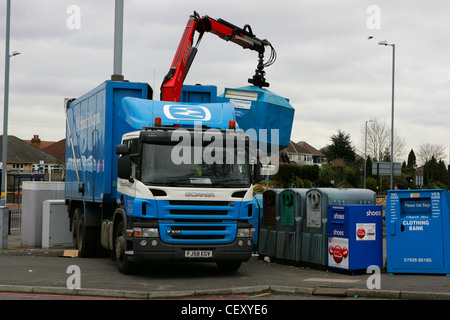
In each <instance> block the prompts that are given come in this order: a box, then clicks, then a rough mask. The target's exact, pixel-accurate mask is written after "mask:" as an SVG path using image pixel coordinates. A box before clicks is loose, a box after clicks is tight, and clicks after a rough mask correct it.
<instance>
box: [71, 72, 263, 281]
mask: <svg viewBox="0 0 450 320" xmlns="http://www.w3.org/2000/svg"><path fill="white" fill-rule="evenodd" d="M66 116H67V123H66V179H65V185H66V189H65V190H66V204H67V207H68V212H69V217H70V219H71V228H72V232H73V235H74V243H75V245H76V247H77V248H78V250H79V254H80V255H81V256H86V257H88V256H95V255H96V254H98V253H99V252H101V251H102V250H105V249H106V250H108V251H110V252H111V253H112V257H113V258H114V259H116V260H117V261H118V266H119V270H120V271H121V272H123V273H128V272H131V271H132V270H133V266H134V264H135V262H139V261H148V260H151V261H155V260H158V261H159V260H169V261H174V260H183V261H186V260H189V261H214V262H217V264H218V266H219V267H221V268H225V269H232V270H235V269H237V268H239V266H240V264H241V262H244V261H247V260H248V259H249V258H250V257H251V253H252V250H253V248H254V243H253V235H252V231H253V229H252V228H253V226H252V224H251V223H250V221H251V220H252V219H254V218H255V217H254V215H255V212H256V211H255V209H254V201H253V187H252V180H251V177H250V175H251V167H250V163H249V148H248V138H247V137H246V136H245V135H243V134H240V133H236V131H235V130H230V129H229V125H230V120H232V121H234V120H235V119H236V118H235V112H234V107H233V105H232V104H231V103H229V102H222V103H199V102H196V103H188V102H165V101H154V100H151V88H150V87H149V86H148V85H147V84H145V83H133V82H117V81H106V82H104V83H102V84H101V85H99V86H98V87H97V88H95V89H94V90H91V91H90V92H88V93H87V94H85V95H83V96H81V97H80V98H77V99H72V100H68V101H66ZM156 119H160V121H161V123H160V124H157V123H155V122H156V121H157V120H156ZM199 124H200V125H201V127H202V129H199ZM195 128H197V130H201V131H200V132H201V133H200V134H201V135H202V137H203V138H204V139H206V140H208V139H210V136H215V137H231V139H233V141H235V142H236V147H234V149H232V153H234V155H235V157H236V159H237V158H238V156H239V155H241V154H242V153H244V154H245V161H244V162H243V163H241V164H236V165H234V164H233V165H228V164H227V165H225V164H223V166H222V167H220V170H222V171H220V170H219V169H217V167H216V166H215V164H213V165H209V164H206V163H205V161H203V162H202V163H197V164H196V167H195V166H194V164H184V163H182V165H177V164H174V163H172V162H171V161H170V159H167V157H169V158H170V152H172V154H173V150H174V146H175V142H173V140H169V137H171V135H172V134H173V133H174V132H179V130H185V131H183V132H184V133H187V134H188V136H189V137H191V136H192V137H195V134H197V131H196V129H195ZM176 130H178V131H176ZM208 130H210V131H208ZM205 137H207V138H205ZM225 140H226V139H225ZM225 140H224V141H225ZM208 141H215V140H208ZM240 141H243V142H242V143H243V144H242V145H238V143H240ZM201 143H203V142H201ZM204 143H205V144H206V142H204ZM116 146H119V147H121V148H122V149H120V150H126V152H124V151H122V152H118V151H117V150H118V149H119V148H118V149H117V150H116ZM135 146H138V147H136V148H135ZM202 146H203V145H202ZM242 146H244V147H242ZM124 148H125V149H124ZM186 148H188V147H186ZM201 148H202V147H200V150H202V151H203V152H204V153H205V152H206V150H207V146H206V147H205V146H203V149H201ZM136 150H137V151H136ZM183 150H184V151H183V152H185V151H186V150H189V149H183ZM193 150H194V152H193V153H195V150H197V149H193ZM116 152H118V153H119V154H116ZM133 157H134V158H133ZM130 159H131V160H130ZM133 159H134V160H133ZM121 160H126V161H125V163H128V167H129V168H128V169H129V170H130V172H132V173H129V176H126V177H123V176H122V175H123V174H122V173H121V172H122V170H121V168H123V167H124V166H123V165H122V163H124V162H123V161H122V162H121ZM127 161H128V162H127ZM133 161H134V162H133ZM224 163H225V162H224ZM134 164H136V166H135V167H133V165H134ZM121 166H122V167H121ZM125 167H126V166H125ZM131 168H134V169H133V170H134V171H131ZM136 168H137V169H136ZM180 170H185V171H183V174H184V173H189V174H190V176H189V177H188V178H185V180H184V181H181V177H176V174H177V173H178V172H182V171H180ZM125 171H126V170H125ZM180 175H181V174H180ZM175 178H179V181H178V182H176V181H175Z"/></svg>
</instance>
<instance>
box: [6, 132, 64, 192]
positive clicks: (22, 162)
mask: <svg viewBox="0 0 450 320" xmlns="http://www.w3.org/2000/svg"><path fill="white" fill-rule="evenodd" d="M2 153H3V137H2V136H0V157H2ZM45 168H47V169H48V168H52V181H55V180H61V177H62V173H63V171H64V160H61V159H58V158H57V157H55V156H53V155H51V154H49V153H47V152H45V151H43V150H41V149H39V148H38V147H36V146H35V145H33V144H31V143H27V142H26V141H24V140H22V139H19V138H17V137H15V136H12V135H11V136H8V155H7V167H6V170H7V172H8V197H9V196H10V195H9V193H11V192H12V193H16V190H15V188H16V185H19V187H20V181H21V179H24V178H25V177H27V178H30V179H34V178H35V177H37V176H38V175H39V177H40V178H44V179H45V180H48V179H49V178H48V175H47V176H45V173H46V171H45V170H44V169H45ZM2 169H3V165H2ZM17 180H18V181H19V182H18V181H17Z"/></svg>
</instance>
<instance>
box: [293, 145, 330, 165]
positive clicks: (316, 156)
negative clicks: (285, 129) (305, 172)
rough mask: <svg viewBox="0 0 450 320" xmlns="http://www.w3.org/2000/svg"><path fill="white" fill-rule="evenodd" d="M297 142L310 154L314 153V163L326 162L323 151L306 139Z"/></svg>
mask: <svg viewBox="0 0 450 320" xmlns="http://www.w3.org/2000/svg"><path fill="white" fill-rule="evenodd" d="M297 144H298V145H299V146H300V147H302V148H303V149H304V150H307V151H308V152H309V153H310V154H312V160H313V164H317V165H321V164H322V163H324V162H325V156H324V155H323V153H322V151H320V150H317V149H316V148H314V147H313V146H311V145H310V144H309V143H307V142H306V141H299V142H297Z"/></svg>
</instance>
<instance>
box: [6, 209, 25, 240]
mask: <svg viewBox="0 0 450 320" xmlns="http://www.w3.org/2000/svg"><path fill="white" fill-rule="evenodd" d="M21 220H22V209H20V208H17V209H10V210H9V223H8V234H20V224H21Z"/></svg>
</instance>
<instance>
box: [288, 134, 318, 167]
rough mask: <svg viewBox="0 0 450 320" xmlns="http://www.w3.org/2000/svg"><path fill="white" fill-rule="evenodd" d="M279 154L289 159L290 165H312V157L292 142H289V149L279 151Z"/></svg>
mask: <svg viewBox="0 0 450 320" xmlns="http://www.w3.org/2000/svg"><path fill="white" fill-rule="evenodd" d="M281 153H283V154H286V155H287V156H288V157H289V161H290V163H293V162H294V163H296V164H298V165H313V164H314V163H313V155H312V153H311V152H309V151H308V150H306V149H304V148H303V147H301V146H300V145H298V144H297V143H295V142H294V141H292V140H291V141H290V142H289V147H287V148H285V149H283V150H281Z"/></svg>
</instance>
